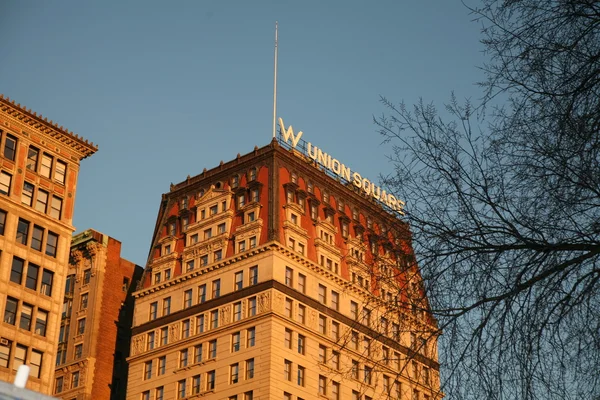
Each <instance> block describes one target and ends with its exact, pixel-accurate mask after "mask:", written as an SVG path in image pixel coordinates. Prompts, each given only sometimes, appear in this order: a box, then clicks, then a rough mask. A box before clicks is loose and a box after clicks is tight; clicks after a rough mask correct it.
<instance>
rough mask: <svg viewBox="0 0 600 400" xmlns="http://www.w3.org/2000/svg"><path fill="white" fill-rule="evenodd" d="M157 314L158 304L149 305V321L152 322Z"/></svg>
mask: <svg viewBox="0 0 600 400" xmlns="http://www.w3.org/2000/svg"><path fill="white" fill-rule="evenodd" d="M157 313H158V303H157V302H156V301H155V302H154V303H151V304H150V321H153V320H155V319H156V317H157Z"/></svg>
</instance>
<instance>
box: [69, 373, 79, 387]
mask: <svg viewBox="0 0 600 400" xmlns="http://www.w3.org/2000/svg"><path fill="white" fill-rule="evenodd" d="M78 386H79V371H75V372H73V374H72V375H71V388H76V387H78Z"/></svg>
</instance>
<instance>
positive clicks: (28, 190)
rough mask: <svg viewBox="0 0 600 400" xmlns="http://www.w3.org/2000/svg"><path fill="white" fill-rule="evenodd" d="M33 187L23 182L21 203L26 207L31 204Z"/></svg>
mask: <svg viewBox="0 0 600 400" xmlns="http://www.w3.org/2000/svg"><path fill="white" fill-rule="evenodd" d="M34 188H35V186H33V185H32V184H31V183H29V182H23V191H22V192H21V203H23V204H25V205H26V206H29V207H31V205H32V204H33V190H34Z"/></svg>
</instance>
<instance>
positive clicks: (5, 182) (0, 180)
mask: <svg viewBox="0 0 600 400" xmlns="http://www.w3.org/2000/svg"><path fill="white" fill-rule="evenodd" d="M11 181H12V175H11V174H9V173H7V172H4V171H0V194H5V195H9V194H10V183H11Z"/></svg>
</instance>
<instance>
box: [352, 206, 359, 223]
mask: <svg viewBox="0 0 600 400" xmlns="http://www.w3.org/2000/svg"><path fill="white" fill-rule="evenodd" d="M352 219H353V220H355V221H358V209H357V208H353V209H352Z"/></svg>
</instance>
